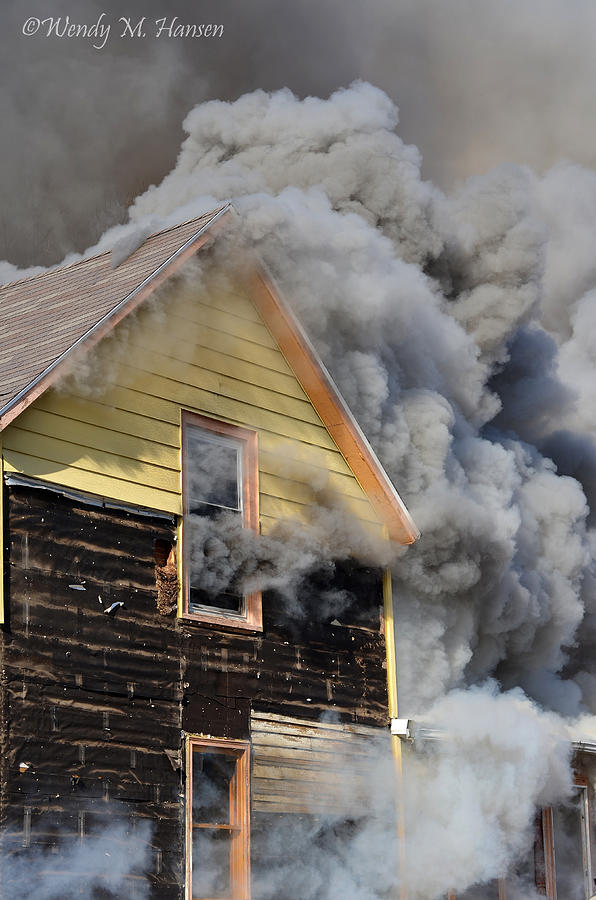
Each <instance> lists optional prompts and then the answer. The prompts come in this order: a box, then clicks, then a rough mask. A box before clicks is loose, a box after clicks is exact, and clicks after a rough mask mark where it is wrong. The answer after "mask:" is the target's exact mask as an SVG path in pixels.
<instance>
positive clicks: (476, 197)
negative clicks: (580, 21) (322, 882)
mask: <svg viewBox="0 0 596 900" xmlns="http://www.w3.org/2000/svg"><path fill="white" fill-rule="evenodd" d="M549 15H550V16H551V18H550V19H548V21H549V22H554V20H555V19H554V15H555V14H554V12H553V9H552V8H550V7H549ZM522 22H523V18H522ZM397 124H398V115H397V110H396V108H395V106H394V104H393V103H392V102H391V100H390V99H389V98H388V97H387V95H386V94H384V93H383V92H382V91H380V90H379V89H377V88H374V87H372V86H371V85H369V84H365V83H360V82H359V83H356V84H354V85H353V86H352V87H351V88H349V89H346V90H340V91H337V92H336V93H334V94H333V95H332V96H331V97H330V98H329V99H328V100H321V99H317V98H314V97H309V98H307V99H305V100H299V99H298V98H297V97H296V96H295V95H293V94H292V93H291V92H290V91H288V90H282V91H278V92H276V93H273V94H269V93H266V92H264V91H256V92H254V93H252V94H249V95H247V96H244V97H242V98H240V99H239V100H237V101H236V102H234V103H226V102H221V101H212V102H209V103H206V104H203V105H201V106H198V107H196V108H195V109H194V110H193V111H192V112H191V113H190V114H189V115H188V116H187V118H186V120H185V122H184V128H185V130H186V132H187V137H186V139H185V141H184V144H183V146H182V149H181V152H180V155H179V158H178V162H177V164H176V167H175V168H174V170H173V171H172V172H171V173H170V174H169V175H168V176H167V177H166V178H165V179H164V180H163V181H162V182H161V184H159V185H158V186H153V187H151V188H149V189H148V190H147V191H146V192H145V193H144V194H142V195H141V196H140V197H138V198H137V199H136V200H135V202H134V204H133V205H132V207H131V208H130V220H131V224H130V226H129V228H130V230H131V231H132V230H135V229H138V228H143V227H144V225H145V224H146V222H147V220H148V219H150V218H152V217H159V219H160V220H161V221H164V222H168V221H177V220H182V219H185V218H189V217H191V216H193V215H198V214H200V213H202V212H204V211H205V210H206V209H209V208H210V207H213V206H214V205H216V204H217V203H219V202H221V201H223V200H227V199H230V198H232V199H233V200H234V206H235V208H236V210H237V211H238V213H239V220H240V227H239V228H238V229H237V230H236V231H235V232H234V233H232V234H231V235H230V236H229V237H228V243H226V242H225V241H224V240H223V239H222V240H220V241H218V243H217V244H216V246H215V248H214V251H213V256H214V260H215V263H216V265H217V261H218V258H219V257H220V255H221V258H222V259H224V260H229V258H230V255H232V256H238V257H239V256H240V254H241V253H244V252H248V251H250V252H253V251H256V252H257V253H258V254H259V256H260V257H261V258H262V259H263V260H264V261H265V263H266V264H267V265H268V266H269V268H270V269H271V271H272V272H273V274H274V276H275V278H276V279H277V280H278V282H279V283H280V285H281V287H282V291H283V292H284V294H285V295H286V296H287V297H288V299H289V300H290V301H291V303H292V305H293V306H294V308H295V309H296V311H297V313H298V315H299V317H300V318H301V320H302V321H303V322H304V324H305V326H306V329H307V331H308V333H309V334H310V336H311V337H312V338H313V340H314V341H315V343H316V345H317V347H318V349H319V351H320V353H321V355H322V357H323V359H324V361H325V363H326V364H327V365H328V367H329V368H330V370H331V372H332V374H333V376H334V377H335V379H336V380H337V382H338V384H339V385H340V388H341V390H342V392H343V393H344V395H345V397H346V399H347V401H348V404H349V405H350V406H351V407H352V409H353V410H354V412H355V414H356V416H357V418H358V419H359V421H360V422H361V424H362V426H363V427H364V430H365V431H366V433H367V435H368V437H369V439H370V440H371V442H372V444H373V446H374V447H375V449H376V451H377V453H378V454H379V456H380V458H381V461H382V462H383V464H384V466H385V467H386V469H387V471H388V473H389V475H390V476H391V478H392V479H393V481H394V482H395V484H396V485H397V487H398V489H399V491H400V493H401V494H402V496H403V497H404V499H405V501H406V503H407V505H408V507H409V509H410V511H411V512H412V514H413V517H414V520H415V521H416V523H417V524H418V526H419V528H420V530H421V532H422V535H423V537H422V539H421V540H420V541H419V542H418V543H417V544H416V545H415V546H414V547H412V548H411V549H410V550H408V552H407V553H406V554H405V556H403V558H400V559H399V560H397V561H396V562H395V563H394V580H395V594H396V598H397V622H398V650H399V661H400V679H399V687H400V695H401V697H400V702H401V708H402V710H404V714H406V713H408V714H412V712H413V713H414V715H415V716H419V715H427V716H428V717H429V721H436V722H439V723H441V722H445V728H446V730H447V732H448V735H449V740H446V741H445V742H443V743H442V744H441V745H440V747H439V748H438V749H435V750H432V749H431V750H430V751H429V757H428V759H414V760H413V761H411V763H410V767H409V768H410V773H411V778H409V779H408V780H407V785H408V787H407V789H408V790H410V788H411V790H412V791H414V792H415V795H414V796H411V797H410V798H409V801H408V802H407V803H406V805H409V806H410V807H412V808H415V809H416V810H420V811H421V812H420V814H419V815H418V817H415V818H414V819H413V820H412V821H411V822H410V837H409V842H410V844H409V846H410V850H409V852H410V853H411V860H412V862H411V866H412V868H413V871H414V873H415V877H416V884H417V885H418V888H417V889H419V890H420V891H421V893H420V895H419V896H420V898H422V897H425V898H428V897H431V896H438V895H439V894H440V893H441V892H444V891H445V889H446V888H447V887H456V888H459V889H462V890H463V889H464V888H465V887H466V886H467V885H472V884H478V883H482V882H487V881H489V880H490V879H492V878H495V877H498V876H499V875H500V874H502V873H503V871H504V870H506V869H507V868H509V867H510V866H511V865H512V864H513V863H514V862H515V860H516V859H518V858H520V857H523V854H524V852H527V851H528V848H529V844H530V824H531V821H532V816H533V810H534V809H535V807H536V806H538V805H540V804H542V803H554V802H557V801H559V800H560V799H562V798H564V797H565V796H566V795H567V794H568V793H569V790H570V784H569V774H568V747H569V744H568V741H567V740H566V736H565V734H564V729H563V725H562V724H561V723H562V720H561V719H558V718H557V717H556V716H555V715H554V712H541V711H540V708H539V707H542V708H546V709H549V710H551V711H555V712H557V713H560V714H562V715H563V716H565V717H567V718H572V717H575V716H578V715H580V714H582V715H588V714H593V713H596V691H595V689H594V685H595V684H596V681H595V679H596V668H595V664H594V662H593V660H592V659H591V656H592V654H591V652H590V648H592V647H593V639H594V636H595V623H596V616H595V614H596V595H595V594H596V592H595V590H594V588H595V585H596V579H595V572H594V546H595V535H594V531H593V530H592V529H593V526H592V522H591V519H590V502H591V501H592V497H593V490H594V483H595V481H596V478H595V475H594V473H596V456H595V453H594V442H593V438H592V435H591V432H593V425H594V416H595V413H594V403H593V400H594V388H593V383H592V381H593V371H594V369H593V366H594V351H593V342H592V341H591V340H590V334H591V330H590V325H591V324H592V322H593V319H594V315H595V313H594V310H595V308H596V283H595V280H596V270H595V269H594V263H593V256H592V254H591V252H590V247H591V244H590V240H591V238H590V235H591V233H592V230H593V228H594V225H593V220H594V217H593V216H592V217H590V211H591V210H593V208H594V205H593V203H592V198H594V199H596V197H595V196H594V191H595V187H594V184H595V182H594V174H593V172H591V171H589V170H586V169H582V168H581V167H579V166H569V165H567V166H562V165H561V166H557V167H555V168H554V169H552V170H550V171H548V172H546V173H545V174H543V175H539V174H536V173H535V172H533V171H531V170H530V169H528V168H526V167H523V166H522V167H520V166H511V165H508V166H502V167H499V168H497V169H495V170H494V171H492V172H490V173H489V174H488V175H486V176H483V177H476V178H472V179H470V180H469V181H467V182H466V183H465V184H464V185H463V186H461V187H460V188H458V189H457V190H455V191H453V192H452V193H450V194H449V195H445V194H444V193H443V192H442V191H440V190H439V189H438V188H436V187H434V186H432V185H431V184H429V183H428V182H426V181H424V180H423V179H422V177H421V171H420V167H421V160H420V155H419V153H418V152H417V150H415V149H414V148H412V147H410V146H407V145H406V144H405V143H404V142H403V141H402V140H401V139H400V137H398V135H397V134H396V131H395V129H396V127H397ZM126 231H127V229H126V228H124V229H122V228H121V229H120V230H119V231H118V233H117V235H116V234H112V235H109V234H108V235H107V236H104V238H103V239H102V242H103V245H106V246H107V244H108V243H109V241H110V240H113V239H114V238H115V237H116V236H121V235H122V233H123V232H126ZM576 235H579V236H580V237H577V238H576ZM570 475H574V476H575V477H570ZM578 479H579V480H578ZM322 509H324V504H322ZM340 519H341V516H335V517H334V518H333V522H332V524H331V525H330V521H322V525H321V526H320V527H319V525H318V524H317V522H314V524H313V526H312V529H313V530H311V531H310V532H309V531H308V529H307V530H306V531H305V532H303V533H301V532H300V531H299V529H294V530H293V531H292V539H291V540H284V539H283V538H284V535H283V533H282V535H281V538H282V539H278V536H276V535H273V536H272V537H268V538H267V539H264V540H261V541H258V540H257V539H255V538H253V537H252V536H246V537H245V538H242V539H240V538H239V535H238V534H236V532H235V531H234V528H236V529H237V523H232V524H230V523H229V522H225V521H223V522H222V523H221V527H222V528H223V529H224V537H225V536H226V534H227V531H226V529H227V530H228V531H229V530H230V529H231V530H232V532H233V533H234V534H235V535H236V538H238V540H236V539H235V540H234V541H233V544H234V550H233V553H234V554H235V556H233V558H232V557H230V552H231V551H229V550H228V549H226V548H228V546H229V545H228V541H227V540H221V539H220V538H221V536H218V535H217V534H215V535H212V536H211V537H209V536H207V535H206V534H202V533H201V534H198V539H197V541H196V542H195V547H194V562H195V566H196V567H197V569H198V570H199V571H201V572H202V573H204V574H205V576H209V578H212V579H213V584H212V585H210V588H212V589H213V590H214V591H215V590H218V589H219V588H220V587H221V586H222V585H224V584H228V585H229V583H230V578H231V577H232V578H233V577H236V575H235V573H237V572H238V571H241V572H242V578H243V579H244V581H243V586H244V587H246V585H253V586H254V587H255V589H256V588H257V587H260V586H271V585H273V586H275V587H276V588H280V586H281V587H282V588H283V589H284V590H285V591H286V595H287V596H289V597H290V598H294V599H295V597H296V585H295V584H294V583H293V582H292V579H291V578H288V576H287V571H288V569H290V568H291V567H295V568H296V570H297V571H298V572H299V573H302V572H304V571H307V570H308V568H309V566H311V565H312V566H315V565H319V564H320V562H321V560H323V561H324V560H329V559H330V558H332V557H333V552H332V551H334V547H333V545H330V542H329V541H328V540H325V539H324V537H325V528H327V529H328V532H329V535H331V536H332V537H333V538H334V540H335V538H336V537H337V535H338V530H337V523H338V521H340ZM280 527H282V530H283V526H280ZM302 534H304V535H305V536H304V538H303V537H302V536H301V535H302ZM339 544H340V546H342V547H345V548H346V549H345V550H342V553H345V555H346V556H348V555H350V554H351V553H352V550H353V546H354V544H362V541H361V540H360V539H359V538H356V537H355V536H354V535H347V536H346V535H345V534H344V535H341V540H340V541H339ZM259 548H262V549H259ZM313 548H314V549H313ZM366 552H368V551H366ZM254 557H256V558H257V559H258V561H259V562H260V563H261V564H262V567H263V569H264V572H265V574H264V576H261V575H259V573H258V571H257V567H256V566H255V568H254V570H253V571H246V566H247V564H248V562H249V560H251V558H254ZM231 573H232V574H231ZM261 577H263V578H264V579H265V580H264V582H259V578H261ZM251 579H253V580H252V581H251ZM489 677H492V678H494V679H496V682H494V683H491V685H489V687H488V688H487V687H486V686H485V687H480V686H482V685H485V684H486V680H487V678H489ZM497 683H498V684H499V686H500V687H501V688H505V689H508V690H509V693H506V694H504V695H500V694H499V693H498V692H497V689H496V687H495V684H497ZM520 688H523V690H524V691H525V692H526V696H524V695H522V694H521V691H520ZM445 695H447V696H446V698H445ZM441 698H445V699H441ZM528 698H530V699H528ZM533 701H534V702H533ZM429 772H430V773H431V777H430V778H429ZM489 774H491V777H492V775H494V780H491V778H488V775H489ZM495 793H498V801H497V798H496V797H495ZM437 798H438V799H437ZM424 810H428V811H429V812H428V815H425V814H424V812H423V811H424ZM442 810H444V816H445V818H443V819H442V817H441V811H442ZM445 821H449V822H452V821H456V823H457V827H456V828H454V835H458V836H459V838H460V840H459V843H458V844H457V846H456V845H454V841H453V840H450V839H446V838H445V837H444V833H445V831H446V830H447V829H446V827H445ZM364 843H365V844H366V842H364ZM435 845H436V847H437V851H436V852H437V855H438V857H439V858H438V861H437V863H436V864H435V862H433V865H432V866H429V865H428V861H427V857H425V855H424V848H428V847H429V846H433V847H434V846H435ZM427 853H428V850H427ZM342 890H343V891H344V893H343V894H341V893H337V896H350V891H352V893H353V894H354V896H359V897H360V896H362V894H361V893H358V892H357V891H356V889H355V888H354V889H353V890H352V888H350V890H348V888H346V887H343V888H342ZM520 890H522V889H521V888H520ZM523 890H524V891H525V888H524V889H523ZM304 895H305V896H306V894H304ZM525 895H526V896H528V893H527V892H526V894H525ZM313 896H314V895H313ZM333 896H334V895H333V893H330V894H329V897H333ZM520 896H522V894H520ZM530 896H531V895H530Z"/></svg>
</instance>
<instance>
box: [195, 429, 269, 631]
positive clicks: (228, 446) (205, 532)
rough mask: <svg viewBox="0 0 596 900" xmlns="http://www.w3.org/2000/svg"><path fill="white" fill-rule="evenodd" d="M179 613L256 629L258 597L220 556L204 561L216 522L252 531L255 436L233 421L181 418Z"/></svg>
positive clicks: (255, 503) (255, 509)
mask: <svg viewBox="0 0 596 900" xmlns="http://www.w3.org/2000/svg"><path fill="white" fill-rule="evenodd" d="M182 447H183V449H182V475H183V501H184V521H183V529H182V543H183V559H184V578H183V584H184V603H183V609H184V614H185V615H187V616H190V617H192V618H197V619H200V620H201V621H205V622H211V623H213V624H219V625H226V626H232V627H234V626H235V627H238V628H249V629H252V630H260V629H261V627H262V614H261V596H260V594H259V593H249V594H246V593H244V591H243V590H242V585H241V584H240V583H239V581H238V579H237V577H236V576H237V574H238V573H235V572H234V571H233V567H232V564H231V561H230V563H229V566H228V569H229V571H228V569H226V565H227V562H228V560H227V558H226V557H225V554H223V556H222V555H220V557H219V559H218V558H213V559H211V560H210V559H209V553H210V544H209V542H210V541H211V542H213V540H214V538H215V536H216V534H217V532H218V523H221V522H223V521H227V523H228V527H229V526H230V524H231V525H232V526H233V524H234V519H236V518H237V519H238V523H239V524H240V525H241V526H242V527H244V528H251V529H253V530H254V531H257V529H258V467H257V436H256V432H254V431H249V430H248V429H246V428H241V427H240V426H237V425H229V424H227V423H225V422H219V421H217V420H215V419H210V418H208V417H206V416H199V415H196V414H193V413H184V415H183V418H182Z"/></svg>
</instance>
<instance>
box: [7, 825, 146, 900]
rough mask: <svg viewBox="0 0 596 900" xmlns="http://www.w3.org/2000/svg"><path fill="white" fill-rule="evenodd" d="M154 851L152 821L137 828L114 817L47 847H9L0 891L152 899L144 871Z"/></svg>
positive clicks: (54, 899) (42, 896)
mask: <svg viewBox="0 0 596 900" xmlns="http://www.w3.org/2000/svg"><path fill="white" fill-rule="evenodd" d="M33 834H34V832H33ZM151 855H152V854H151V825H150V824H149V823H148V822H138V823H137V825H136V827H135V828H134V829H132V828H131V826H130V824H128V823H126V822H124V821H123V820H118V819H114V821H113V822H112V823H111V824H110V825H109V826H103V827H102V828H100V829H98V830H96V831H95V832H93V833H92V834H89V835H87V836H86V837H85V838H83V839H81V840H76V842H75V841H74V840H73V839H72V838H71V839H70V840H69V841H68V842H67V841H66V840H64V838H62V839H61V838H60V837H57V838H56V841H55V842H54V844H53V845H52V846H48V847H46V848H42V847H40V846H39V845H33V846H30V847H26V848H23V849H19V850H18V851H14V852H12V853H10V854H9V853H6V852H5V855H4V857H3V859H2V884H1V885H0V893H1V894H2V896H3V897H6V898H7V900H8V897H9V896H14V897H17V896H19V897H23V898H24V900H33V898H39V900H58V898H60V900H71V898H72V900H74V898H84V900H91V898H93V897H97V896H99V895H100V896H101V897H104V898H106V900H112V898H113V900H116V898H121V897H135V898H138V900H148V898H149V896H150V893H151V886H150V883H149V882H148V881H147V880H146V879H145V878H144V875H145V874H146V872H147V871H150V870H151ZM8 891H10V892H11V893H10V895H9V894H8Z"/></svg>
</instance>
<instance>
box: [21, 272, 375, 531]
mask: <svg viewBox="0 0 596 900" xmlns="http://www.w3.org/2000/svg"><path fill="white" fill-rule="evenodd" d="M182 409H186V410H189V411H192V412H197V413H202V414H203V415H208V416H212V417H214V418H218V419H222V420H223V421H227V422H232V423H234V424H237V425H242V426H245V427H247V428H250V429H254V430H256V431H257V432H258V436H259V470H260V471H259V481H260V510H261V524H262V528H263V530H264V531H266V530H268V529H269V528H270V527H271V525H272V524H273V523H274V522H275V521H276V519H279V518H286V517H288V516H291V517H297V518H299V519H301V520H306V519H307V518H308V513H309V508H311V507H312V505H313V504H315V503H316V502H318V500H320V497H321V493H320V492H321V491H324V492H325V496H326V498H327V500H328V499H329V497H331V502H333V503H337V504H341V506H342V508H344V509H345V510H346V511H349V512H351V513H352V514H354V515H356V516H358V517H359V518H360V519H361V520H363V521H364V522H367V523H371V524H372V523H378V517H377V516H376V514H375V512H374V510H373V508H372V506H371V504H370V503H369V501H368V499H367V498H366V497H365V495H364V493H363V491H362V489H361V488H360V485H359V484H358V482H357V480H356V479H355V477H354V476H353V474H352V473H351V471H350V469H349V468H348V466H347V464H346V462H345V460H344V458H343V457H342V455H341V453H340V452H339V451H338V449H337V447H336V445H335V443H334V442H333V440H332V438H331V437H330V435H329V433H328V431H327V429H326V428H325V427H324V425H323V424H322V422H321V420H320V419H319V416H318V414H317V413H316V411H315V409H314V407H313V406H312V404H311V403H310V400H309V399H308V397H307V395H306V394H305V392H304V391H303V389H302V387H301V385H300V384H299V382H298V380H297V379H296V377H295V376H294V374H293V372H292V370H291V369H290V367H289V365H288V363H287V361H286V360H285V358H284V356H283V354H282V353H281V352H280V350H279V349H278V348H277V346H276V344H275V342H274V340H273V338H272V337H271V335H270V333H269V331H268V330H267V328H266V327H265V325H264V324H263V322H262V321H261V320H260V318H259V315H258V313H257V311H256V309H255V308H254V307H253V305H252V303H251V302H250V300H249V298H248V297H246V296H244V295H242V294H239V293H238V291H237V290H234V289H230V288H228V289H227V290H222V289H221V288H219V289H218V290H217V291H215V292H213V290H212V292H211V296H210V297H209V300H207V294H206V293H203V294H202V295H201V296H197V294H196V292H193V290H192V289H191V288H190V286H188V285H184V284H182V285H178V286H176V287H175V289H170V291H169V293H168V294H167V295H163V294H162V296H161V298H160V299H159V301H158V302H157V303H149V304H148V305H147V307H146V308H144V309H143V310H141V311H140V312H138V313H137V314H136V315H134V316H132V317H130V318H129V319H127V320H125V321H124V322H122V323H121V324H120V325H119V326H117V328H116V329H115V332H114V333H113V335H112V336H111V337H109V338H107V339H105V340H104V341H103V342H102V344H101V345H100V346H99V347H97V348H96V349H95V350H93V351H92V352H91V353H90V354H89V355H88V356H87V357H85V358H84V359H83V360H82V361H81V363H80V364H79V368H78V369H77V368H76V367H75V368H74V369H73V371H72V372H71V374H70V375H69V376H68V377H67V378H66V379H64V380H63V381H62V383H61V384H60V385H58V386H57V387H56V388H52V389H50V390H49V391H47V392H46V393H45V394H44V395H43V396H42V397H40V398H39V399H38V400H37V401H36V402H35V403H34V404H33V405H32V406H31V407H30V408H29V409H27V410H25V412H23V413H22V414H21V415H20V416H19V417H18V418H17V419H16V420H15V422H14V423H13V424H12V425H10V426H9V427H8V428H7V429H6V431H5V432H4V465H5V468H6V470H7V471H9V472H18V473H21V474H25V475H29V476H32V477H35V478H39V479H42V480H46V481H49V482H52V483H55V484H60V485H64V486H66V487H69V488H74V489H78V490H81V491H87V492H90V493H93V494H98V495H101V496H105V497H109V498H111V499H114V500H118V501H121V502H124V503H132V504H137V505H140V506H147V507H149V508H154V509H158V510H163V511H166V512H170V513H174V514H176V515H179V514H180V512H181V506H182V503H181V495H180V489H181V474H180V420H181V410H182Z"/></svg>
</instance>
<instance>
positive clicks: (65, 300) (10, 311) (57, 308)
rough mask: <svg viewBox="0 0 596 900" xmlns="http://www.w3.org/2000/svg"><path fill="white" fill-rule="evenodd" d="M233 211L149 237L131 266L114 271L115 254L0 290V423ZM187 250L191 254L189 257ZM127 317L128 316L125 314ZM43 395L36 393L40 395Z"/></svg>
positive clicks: (128, 262) (209, 215)
mask: <svg viewBox="0 0 596 900" xmlns="http://www.w3.org/2000/svg"><path fill="white" fill-rule="evenodd" d="M227 209H228V206H225V207H221V208H220V209H218V210H215V211H213V212H210V213H207V214H206V215H203V216H200V217H199V218H197V219H192V220H191V221H189V222H184V223H183V224H181V225H176V226H174V227H171V228H167V229H165V230H163V231H160V232H157V233H156V234H153V235H151V236H150V237H149V238H147V240H146V241H145V242H144V243H143V244H142V245H141V246H140V247H139V248H138V249H137V250H136V251H135V252H134V253H132V254H131V256H129V257H128V259H126V260H124V262H122V263H120V265H119V266H118V267H117V268H115V269H114V268H112V259H111V252H110V251H109V250H108V251H106V252H105V253H100V254H99V255H97V256H91V257H88V258H87V259H82V260H80V261H79V262H76V263H73V264H72V265H69V266H62V267H61V268H57V269H52V270H50V271H48V272H43V273H42V274H40V275H34V276H33V277H31V278H26V279H24V280H23V281H15V282H12V283H11V284H7V285H4V286H3V287H0V423H1V425H2V427H3V426H4V425H6V424H8V421H10V419H11V418H12V417H13V416H12V415H9V412H13V413H16V412H17V411H18V410H19V409H20V403H19V400H20V398H21V397H23V396H27V398H28V399H33V398H32V396H31V393H32V390H33V386H34V385H36V384H37V383H38V382H39V381H40V380H42V379H43V378H44V376H46V375H49V373H50V372H51V371H52V370H53V368H54V367H55V366H56V364H57V363H58V361H60V360H61V358H62V357H63V355H64V354H65V353H67V352H68V351H69V350H70V349H71V348H73V345H75V344H77V343H81V342H82V341H83V340H84V339H85V338H87V337H89V336H90V332H93V330H94V329H97V328H98V327H99V326H100V325H101V324H102V323H103V321H104V320H106V319H107V320H108V321H107V322H106V325H108V327H111V326H112V325H113V324H114V321H113V318H114V317H115V316H116V315H117V313H118V312H119V310H120V307H125V310H124V311H126V312H128V311H129V309H130V304H132V303H134V302H135V301H137V300H138V301H139V302H140V300H141V299H142V297H143V296H144V294H143V293H142V288H143V286H145V285H148V284H150V285H151V289H153V288H154V287H155V286H156V285H155V281H156V278H158V277H159V276H160V275H163V276H164V277H165V276H166V274H170V273H171V271H172V269H173V267H174V266H175V264H176V263H177V262H178V261H180V262H182V261H183V259H184V258H186V255H188V254H190V253H192V252H194V251H195V250H196V249H197V246H198V245H200V243H201V238H202V237H203V235H204V234H205V231H206V229H207V228H209V226H210V225H211V224H212V223H213V222H214V221H215V220H216V219H218V218H220V217H221V216H222V214H223V213H225V212H226V210H227ZM185 250H187V251H188V254H187V253H183V251H185ZM124 311H123V312H124ZM40 392H41V391H38V392H36V393H35V396H37V395H38V393H40Z"/></svg>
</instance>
